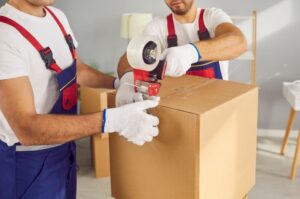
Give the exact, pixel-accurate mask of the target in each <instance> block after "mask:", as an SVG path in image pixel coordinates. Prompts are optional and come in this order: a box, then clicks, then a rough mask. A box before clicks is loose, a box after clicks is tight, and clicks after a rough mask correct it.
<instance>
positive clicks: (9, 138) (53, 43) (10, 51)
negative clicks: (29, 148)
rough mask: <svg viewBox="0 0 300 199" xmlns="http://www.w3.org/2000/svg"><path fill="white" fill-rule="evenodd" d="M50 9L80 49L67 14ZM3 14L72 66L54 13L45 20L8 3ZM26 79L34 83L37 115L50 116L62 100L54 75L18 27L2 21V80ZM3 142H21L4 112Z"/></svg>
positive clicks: (1, 121) (0, 10) (0, 133)
mask: <svg viewBox="0 0 300 199" xmlns="http://www.w3.org/2000/svg"><path fill="white" fill-rule="evenodd" d="M50 9H51V10H52V11H53V12H54V13H55V15H56V16H57V17H58V19H59V20H60V21H61V23H62V24H63V26H64V28H65V30H66V32H67V33H68V34H71V35H72V37H73V41H74V45H75V46H76V47H77V46H78V43H77V41H76V39H75V37H74V35H73V33H72V30H71V28H70V25H69V22H68V20H67V18H66V16H65V15H64V13H63V12H62V11H60V10H58V9H56V8H54V7H50ZM0 15H2V16H6V17H8V18H10V19H12V20H14V21H16V22H17V23H19V24H20V25H22V26H23V27H24V28H25V29H26V30H27V31H29V32H30V33H31V34H32V35H33V36H34V37H35V38H36V39H37V40H38V41H39V42H40V43H41V45H42V46H43V47H48V46H49V47H50V48H51V50H52V52H53V56H54V59H55V60H56V62H57V64H58V65H59V66H60V67H61V68H62V69H65V68H67V67H69V66H70V65H71V64H72V62H73V58H72V55H71V53H70V50H69V46H68V45H67V43H66V40H65V39H64V36H63V33H62V32H61V30H60V29H59V26H58V25H57V24H56V22H55V21H54V19H53V17H52V16H51V15H50V13H48V12H47V13H46V16H45V17H35V16H32V15H29V14H26V13H24V12H21V11H19V10H17V9H16V8H14V7H13V6H11V5H9V4H5V5H4V6H3V7H1V8H0ZM22 76H23V77H24V76H26V77H28V78H29V80H30V83H31V86H32V89H33V95H34V103H35V108H36V112H37V113H38V114H44V113H49V112H50V111H51V109H52V107H53V105H54V104H55V101H56V98H57V97H58V91H57V82H56V79H55V77H54V72H52V71H50V70H48V69H46V66H45V63H44V62H43V60H42V58H41V56H40V54H39V53H38V51H37V50H36V49H35V48H34V47H33V46H32V44H31V43H29V42H28V41H27V40H26V39H25V38H24V37H23V36H22V35H21V34H20V33H19V32H18V31H17V30H16V29H15V28H14V27H12V26H10V25H7V24H4V23H2V22H0V80H5V79H10V78H16V77H22ZM12 106H13V104H12ZM0 139H1V140H2V141H3V142H5V143H7V144H8V145H9V146H11V145H13V144H15V143H17V142H19V140H18V138H17V137H16V135H15V133H14V132H13V131H12V129H11V128H10V126H9V124H8V123H7V120H6V119H5V117H4V116H3V114H2V112H1V110H0Z"/></svg>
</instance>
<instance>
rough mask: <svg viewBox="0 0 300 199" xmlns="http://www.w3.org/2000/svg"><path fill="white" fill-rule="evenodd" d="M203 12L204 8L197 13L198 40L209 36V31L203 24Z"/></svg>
mask: <svg viewBox="0 0 300 199" xmlns="http://www.w3.org/2000/svg"><path fill="white" fill-rule="evenodd" d="M204 12H205V9H201V11H200V15H199V30H198V36H199V40H206V39H209V38H210V36H209V32H208V30H207V28H206V26H205V24H204Z"/></svg>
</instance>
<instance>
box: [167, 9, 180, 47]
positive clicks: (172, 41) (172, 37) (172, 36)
mask: <svg viewBox="0 0 300 199" xmlns="http://www.w3.org/2000/svg"><path fill="white" fill-rule="evenodd" d="M167 27H168V37H167V41H168V47H169V48H171V47H174V46H177V45H178V43H177V35H176V32H175V26H174V20H173V16H172V14H170V15H168V16H167Z"/></svg>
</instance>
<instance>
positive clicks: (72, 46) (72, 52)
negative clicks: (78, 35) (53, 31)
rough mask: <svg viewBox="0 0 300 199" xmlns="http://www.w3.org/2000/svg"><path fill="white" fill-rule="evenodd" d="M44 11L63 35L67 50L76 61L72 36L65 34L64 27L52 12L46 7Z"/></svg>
mask: <svg viewBox="0 0 300 199" xmlns="http://www.w3.org/2000/svg"><path fill="white" fill-rule="evenodd" d="M45 9H46V10H47V11H48V12H49V13H50V15H51V16H52V17H53V19H54V20H55V22H56V23H57V25H58V27H59V29H60V30H61V32H62V33H63V35H64V37H65V40H66V42H67V44H68V46H69V49H70V51H71V54H72V57H73V59H76V50H75V45H74V42H73V38H72V36H71V35H70V34H68V33H67V32H66V30H65V28H64V26H63V25H62V23H61V22H60V20H59V19H58V17H57V16H56V15H55V14H54V12H53V11H52V10H51V9H50V8H48V7H45Z"/></svg>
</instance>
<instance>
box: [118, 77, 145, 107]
mask: <svg viewBox="0 0 300 199" xmlns="http://www.w3.org/2000/svg"><path fill="white" fill-rule="evenodd" d="M133 85H134V82H133V72H127V73H125V74H124V75H123V76H122V78H121V79H120V86H119V89H118V90H117V95H116V106H117V107H119V106H122V105H124V104H129V103H132V102H138V101H143V95H142V94H141V93H136V92H135V91H134V86H133Z"/></svg>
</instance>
